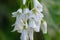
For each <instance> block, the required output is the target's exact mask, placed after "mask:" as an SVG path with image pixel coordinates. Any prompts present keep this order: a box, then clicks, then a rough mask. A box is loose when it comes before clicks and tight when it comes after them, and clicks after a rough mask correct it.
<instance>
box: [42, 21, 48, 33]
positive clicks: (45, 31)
mask: <svg viewBox="0 0 60 40" xmlns="http://www.w3.org/2000/svg"><path fill="white" fill-rule="evenodd" d="M42 25H43V26H42V27H41V28H42V31H43V33H47V23H46V21H44V22H43V24H42Z"/></svg>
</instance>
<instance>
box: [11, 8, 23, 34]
mask: <svg viewBox="0 0 60 40" xmlns="http://www.w3.org/2000/svg"><path fill="white" fill-rule="evenodd" d="M12 14H13V16H14V17H16V22H15V24H14V25H13V26H15V27H14V30H13V31H18V32H19V33H21V32H22V30H23V26H24V23H23V20H22V19H21V17H20V16H21V14H22V9H18V10H17V12H14V13H12Z"/></svg>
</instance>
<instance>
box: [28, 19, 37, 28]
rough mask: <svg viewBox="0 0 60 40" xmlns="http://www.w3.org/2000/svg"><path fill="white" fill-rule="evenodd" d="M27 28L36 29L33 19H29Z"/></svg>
mask: <svg viewBox="0 0 60 40" xmlns="http://www.w3.org/2000/svg"><path fill="white" fill-rule="evenodd" d="M29 27H31V28H35V27H36V24H35V21H34V20H33V19H30V22H29Z"/></svg>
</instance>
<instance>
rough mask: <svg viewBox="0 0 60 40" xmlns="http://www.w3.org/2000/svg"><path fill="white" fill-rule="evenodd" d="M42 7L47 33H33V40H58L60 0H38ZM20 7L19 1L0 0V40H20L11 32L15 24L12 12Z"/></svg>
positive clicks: (59, 37) (59, 39)
mask: <svg viewBox="0 0 60 40" xmlns="http://www.w3.org/2000/svg"><path fill="white" fill-rule="evenodd" d="M39 1H40V2H41V4H42V5H43V7H44V10H43V14H44V16H45V17H44V19H45V20H46V21H47V23H48V33H47V34H43V33H42V31H40V32H39V33H36V32H35V33H34V40H60V0H39ZM19 7H20V0H0V40H20V35H21V34H20V33H18V32H11V31H12V30H13V28H14V27H12V26H11V25H12V24H13V23H14V22H15V18H12V14H11V13H12V12H14V11H16V10H17V9H18V8H19Z"/></svg>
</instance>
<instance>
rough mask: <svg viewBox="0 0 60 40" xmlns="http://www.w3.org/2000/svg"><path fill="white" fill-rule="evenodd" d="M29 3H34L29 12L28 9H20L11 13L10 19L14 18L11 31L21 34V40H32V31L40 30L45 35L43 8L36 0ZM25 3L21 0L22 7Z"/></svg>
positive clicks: (45, 26)
mask: <svg viewBox="0 0 60 40" xmlns="http://www.w3.org/2000/svg"><path fill="white" fill-rule="evenodd" d="M31 1H33V3H34V7H33V8H32V9H31V10H29V8H28V7H27V8H23V10H22V8H20V9H18V10H17V11H16V12H13V13H12V15H13V16H12V17H16V21H15V23H14V24H13V26H14V30H13V31H17V32H19V33H21V37H20V38H21V40H29V39H30V40H33V33H34V31H35V32H40V29H42V31H43V33H47V23H46V21H43V17H44V15H43V14H42V11H43V6H42V5H41V4H40V3H39V1H38V0H31ZM25 3H26V0H23V5H25ZM41 25H42V26H41Z"/></svg>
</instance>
